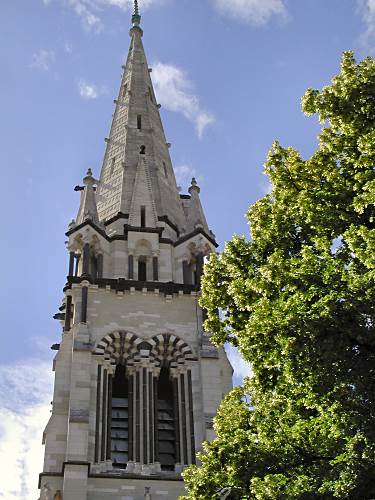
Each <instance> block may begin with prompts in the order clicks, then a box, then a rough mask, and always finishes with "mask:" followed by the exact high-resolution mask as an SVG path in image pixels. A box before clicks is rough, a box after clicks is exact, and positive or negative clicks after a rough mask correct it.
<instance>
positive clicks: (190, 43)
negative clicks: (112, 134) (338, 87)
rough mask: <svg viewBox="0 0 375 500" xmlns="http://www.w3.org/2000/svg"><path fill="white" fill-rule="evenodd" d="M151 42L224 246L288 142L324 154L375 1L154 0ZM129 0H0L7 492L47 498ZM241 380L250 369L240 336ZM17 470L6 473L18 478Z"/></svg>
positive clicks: (1, 402) (2, 425)
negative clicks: (311, 95) (57, 389)
mask: <svg viewBox="0 0 375 500" xmlns="http://www.w3.org/2000/svg"><path fill="white" fill-rule="evenodd" d="M139 3H140V8H141V13H142V27H143V29H144V38H143V41H144V45H145V49H146V53H147V57H148V62H149V65H150V67H152V68H153V72H152V78H153V82H154V85H155V90H156V95H157V98H158V101H159V102H160V103H161V105H162V108H161V113H162V119H163V123H164V128H165V131H166V135H167V140H168V142H171V143H172V148H171V150H170V151H171V155H172V161H173V164H174V167H175V172H176V175H177V179H178V183H179V184H180V185H181V186H182V188H183V192H186V190H187V187H188V185H189V183H190V179H191V177H192V176H195V177H197V179H198V182H199V184H200V186H201V198H202V202H203V204H204V207H205V210H206V215H207V219H208V221H209V224H210V227H211V229H212V230H213V231H214V233H215V234H216V237H217V240H218V241H219V242H220V244H221V248H222V245H223V244H224V243H225V241H227V240H229V239H230V238H231V237H232V235H233V234H246V235H248V234H249V229H248V227H247V224H246V219H245V217H244V214H245V212H246V210H247V208H248V207H249V205H250V204H251V203H253V202H254V201H255V200H257V199H258V198H260V197H262V196H264V195H265V194H266V193H267V191H268V189H269V185H268V181H267V178H266V177H265V176H264V175H263V173H262V171H263V164H264V162H265V159H266V156H267V151H268V150H269V148H270V147H271V145H272V142H273V141H274V140H276V139H277V140H279V141H280V142H281V143H282V144H283V145H284V146H289V145H290V146H294V147H295V148H296V149H298V150H299V151H301V153H302V155H303V156H305V157H308V156H309V155H311V153H312V152H313V151H314V149H315V148H316V146H317V140H316V136H317V133H318V131H319V124H318V122H317V119H316V117H309V118H308V117H305V116H304V115H303V114H302V113H301V109H300V100H301V97H302V95H303V94H304V92H305V90H306V89H307V88H308V87H314V88H321V87H322V86H324V85H327V84H329V82H330V80H331V78H332V76H334V75H335V74H336V73H337V72H338V70H339V62H340V57H341V53H342V52H343V51H344V50H354V52H355V56H356V57H357V58H358V59H362V58H364V57H366V56H367V55H373V54H374V48H375V0H143V1H142V0H140V1H139ZM129 19H130V11H129V1H128V0H3V1H2V2H1V5H0V32H1V33H2V40H3V43H2V44H0V72H1V79H0V151H1V156H2V158H1V165H2V166H1V172H2V186H3V187H2V189H1V196H0V209H1V213H2V214H3V217H2V228H3V229H2V235H3V236H2V238H3V240H2V241H3V244H2V245H1V247H0V252H1V262H2V272H1V276H2V286H1V288H0V303H1V317H2V328H1V346H2V348H1V350H0V462H1V464H2V471H3V472H4V466H5V467H6V471H5V474H2V480H1V484H0V498H1V499H5V500H12V499H17V500H20V499H21V500H30V499H31V500H32V499H36V498H37V497H38V493H37V473H38V472H39V471H40V470H41V468H42V455H43V448H42V446H41V438H42V431H43V429H44V426H45V424H46V423H47V420H48V417H49V411H50V410H49V409H50V401H51V399H52V372H51V362H52V357H53V353H52V351H51V350H50V345H51V344H53V343H54V342H58V341H59V338H60V334H61V327H60V325H59V323H58V322H56V321H54V320H53V319H52V316H53V315H54V314H55V312H57V308H58V307H59V305H60V303H61V298H62V287H63V285H64V282H65V276H66V274H67V264H68V256H67V251H66V248H65V245H64V241H65V232H66V230H67V225H68V223H69V222H70V220H71V219H72V218H74V217H75V216H76V212H77V209H78V203H79V199H78V198H79V195H78V194H77V193H75V192H74V186H75V185H76V184H78V183H80V182H81V180H82V177H83V175H84V174H85V172H86V170H87V168H88V167H91V168H92V169H93V171H94V174H95V175H96V177H98V176H99V172H100V167H101V162H102V159H103V154H104V146H105V143H104V137H106V136H107V135H108V131H109V126H110V120H111V115H112V113H113V110H114V105H113V99H114V98H116V95H117V92H118V88H119V85H120V76H121V65H122V64H123V62H124V57H125V55H126V54H127V51H128V45H129V37H128V31H129V25H130V21H129ZM229 354H230V359H231V361H232V363H233V365H234V367H235V383H239V382H240V381H241V379H242V377H243V376H244V375H246V374H248V373H250V368H249V366H247V365H246V363H245V362H244V361H243V360H241V359H240V357H239V356H238V354H237V353H236V352H235V351H233V350H231V351H230V352H229ZM4 478H5V479H4Z"/></svg>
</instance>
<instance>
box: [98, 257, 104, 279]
mask: <svg viewBox="0 0 375 500" xmlns="http://www.w3.org/2000/svg"><path fill="white" fill-rule="evenodd" d="M97 259H98V261H97V265H98V276H97V277H98V278H99V279H101V278H103V254H102V253H100V254H99V255H98V257H97Z"/></svg>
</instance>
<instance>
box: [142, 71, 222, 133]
mask: <svg viewBox="0 0 375 500" xmlns="http://www.w3.org/2000/svg"><path fill="white" fill-rule="evenodd" d="M152 79H153V82H154V86H155V93H156V96H157V99H158V101H159V102H160V104H162V105H163V106H165V108H166V109H168V110H170V111H175V112H177V113H182V114H183V115H184V116H185V118H187V119H188V120H190V121H191V122H193V123H194V124H195V127H196V130H197V133H198V137H199V138H200V139H201V138H202V136H203V133H204V131H205V129H206V127H207V126H208V125H211V124H212V123H214V121H215V118H214V116H213V115H212V114H210V113H208V112H207V111H205V110H203V109H202V107H201V104H200V101H199V97H198V96H197V95H195V94H194V93H193V84H192V82H191V81H190V80H189V79H188V77H187V75H186V73H185V72H184V71H183V70H182V69H181V68H178V67H177V66H173V65H172V64H163V63H161V62H157V63H156V64H154V65H153V72H152Z"/></svg>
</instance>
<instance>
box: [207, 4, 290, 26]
mask: <svg viewBox="0 0 375 500" xmlns="http://www.w3.org/2000/svg"><path fill="white" fill-rule="evenodd" d="M211 3H212V4H213V6H214V8H215V9H216V10H217V11H218V12H219V13H220V14H221V15H223V16H230V17H231V18H232V19H235V20H238V21H241V22H246V23H250V24H266V23H267V22H268V21H269V20H270V19H271V17H273V16H280V17H282V18H284V19H285V18H286V16H287V11H286V7H285V3H284V0H231V1H228V0H211Z"/></svg>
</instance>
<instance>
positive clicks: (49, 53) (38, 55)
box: [30, 49, 56, 71]
mask: <svg viewBox="0 0 375 500" xmlns="http://www.w3.org/2000/svg"><path fill="white" fill-rule="evenodd" d="M55 58H56V56H55V52H54V51H53V50H46V49H40V50H39V52H35V54H33V56H32V61H31V64H30V68H34V69H38V70H39V71H48V70H49V69H50V66H51V64H53V63H54V62H55Z"/></svg>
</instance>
